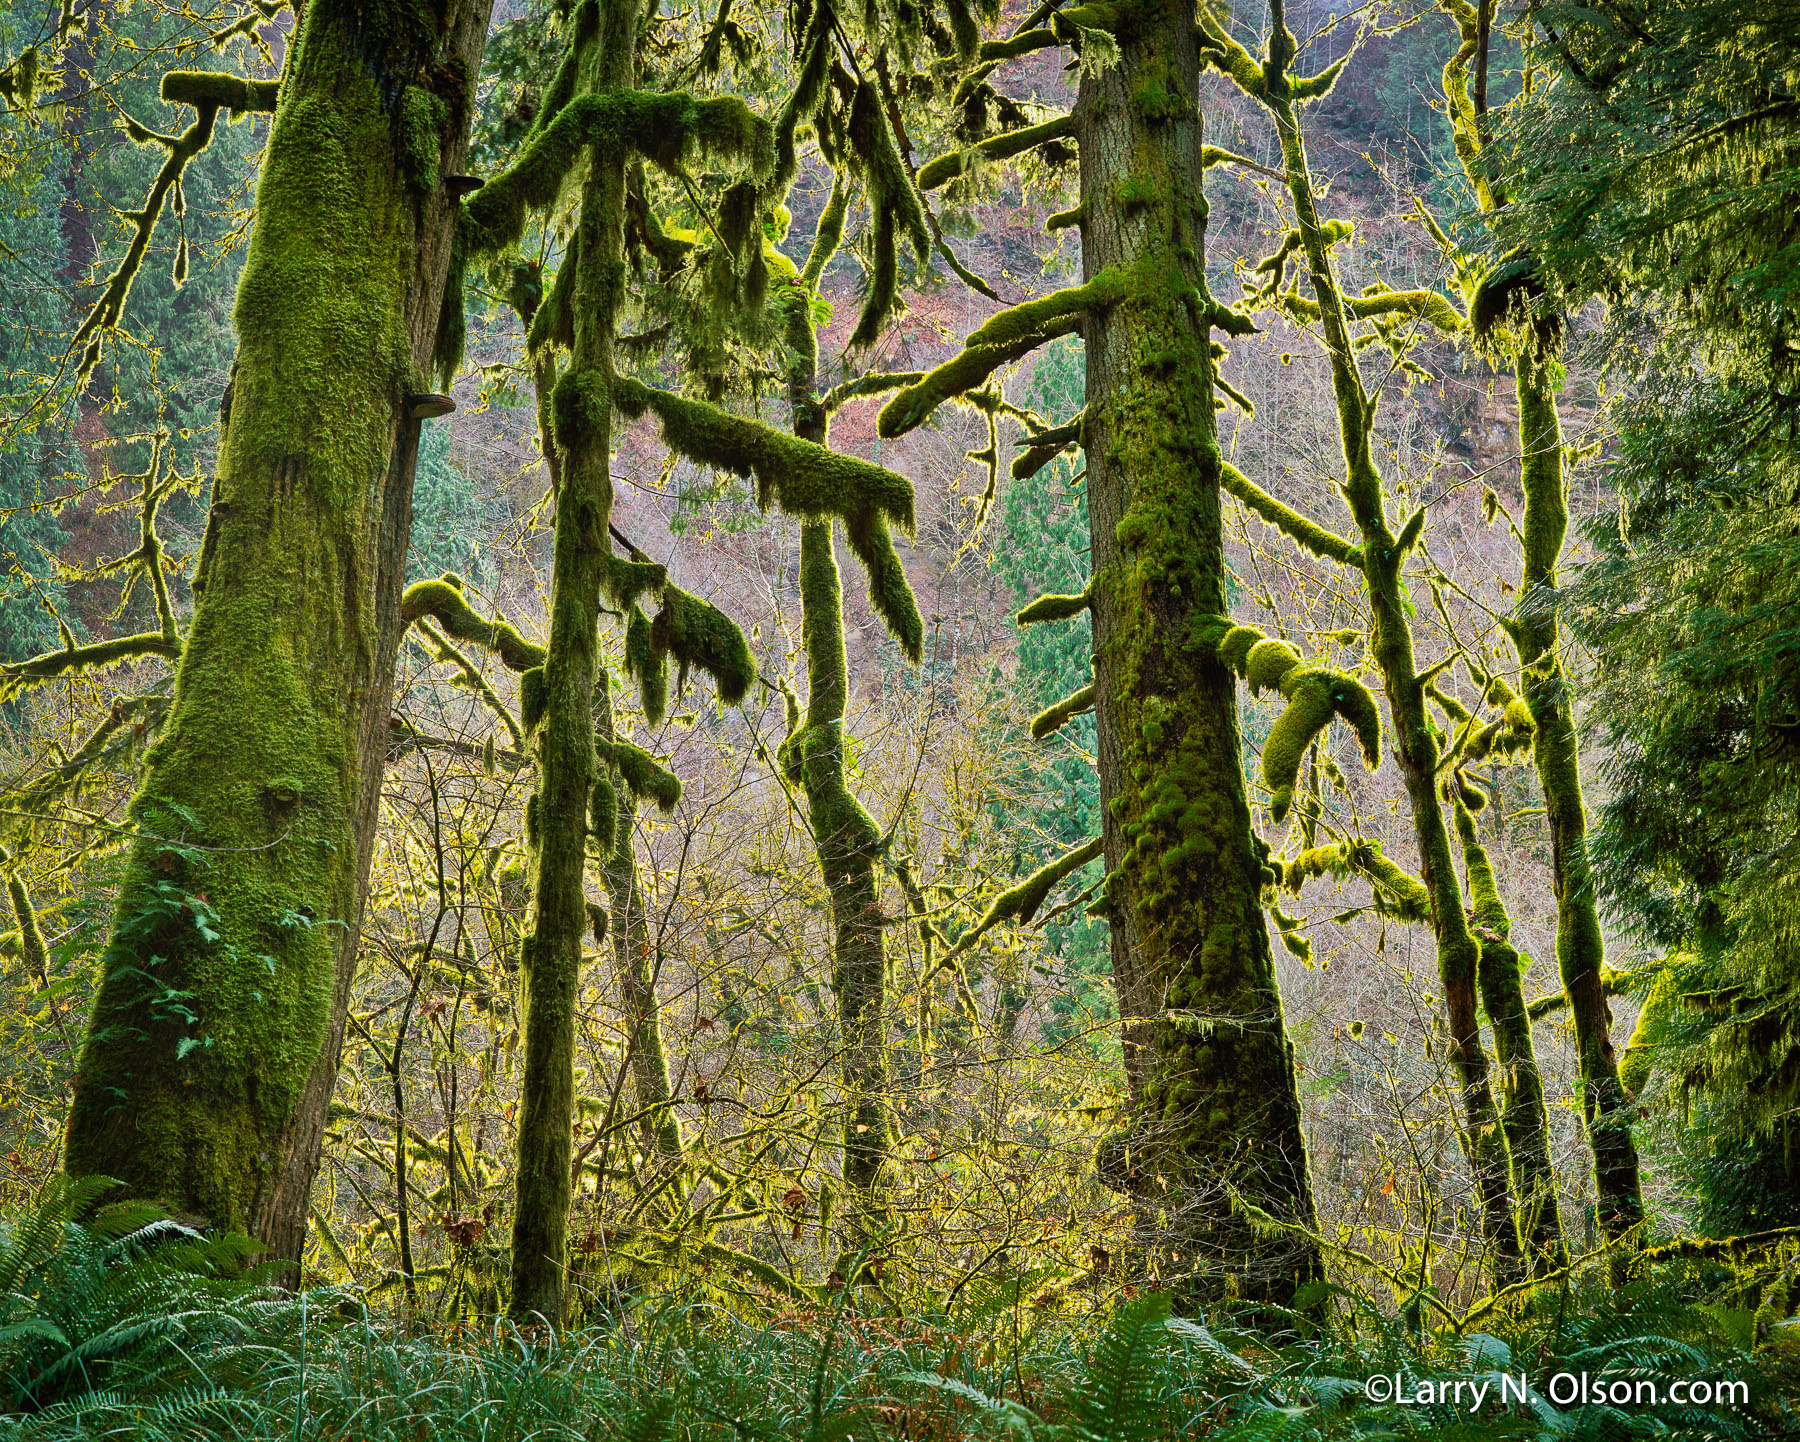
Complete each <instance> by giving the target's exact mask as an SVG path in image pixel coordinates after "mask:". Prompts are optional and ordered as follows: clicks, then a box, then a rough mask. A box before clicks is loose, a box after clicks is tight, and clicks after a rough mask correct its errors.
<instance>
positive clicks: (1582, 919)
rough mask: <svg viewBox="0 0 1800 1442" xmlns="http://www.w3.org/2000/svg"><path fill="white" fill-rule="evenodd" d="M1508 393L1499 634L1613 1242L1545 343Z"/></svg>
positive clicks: (1609, 1045) (1640, 1203)
mask: <svg viewBox="0 0 1800 1442" xmlns="http://www.w3.org/2000/svg"><path fill="white" fill-rule="evenodd" d="M1513 364H1514V371H1515V377H1516V381H1515V384H1516V387H1517V392H1518V398H1519V440H1520V450H1521V455H1522V459H1521V462H1520V466H1519V477H1520V482H1521V484H1522V486H1523V488H1524V492H1525V515H1524V525H1523V527H1522V529H1523V531H1524V534H1525V557H1524V574H1523V577H1522V580H1523V584H1522V585H1521V586H1520V588H1519V606H1518V609H1517V611H1516V612H1515V613H1514V615H1513V616H1512V618H1511V619H1510V621H1509V623H1508V625H1507V630H1508V632H1509V633H1510V634H1511V636H1512V639H1513V644H1514V646H1515V647H1516V648H1517V651H1518V656H1519V665H1520V667H1521V669H1522V671H1523V675H1524V678H1525V684H1524V688H1523V689H1524V692H1525V704H1526V705H1527V706H1529V707H1530V708H1531V719H1532V721H1533V722H1534V723H1535V727H1536V730H1535V732H1534V734H1533V737H1532V743H1531V749H1532V760H1533V761H1534V763H1535V764H1536V767H1537V774H1538V782H1539V784H1540V785H1541V786H1542V787H1543V791H1544V810H1545V816H1546V818H1547V819H1548V821H1549V823H1550V868H1551V881H1552V885H1553V886H1554V887H1555V890H1556V963H1557V969H1558V971H1559V972H1560V974H1561V976H1562V984H1563V991H1564V992H1565V994H1566V995H1567V996H1568V998H1569V1015H1570V1017H1571V1018H1572V1019H1573V1021H1574V1023H1575V1044H1576V1049H1577V1051H1578V1053H1579V1055H1580V1058H1581V1081H1582V1092H1581V1109H1582V1116H1583V1118H1584V1120H1585V1121H1586V1123H1587V1132H1588V1142H1589V1145H1590V1146H1591V1147H1592V1149H1593V1154H1594V1188H1595V1195H1596V1198H1597V1200H1598V1205H1599V1214H1600V1215H1599V1220H1600V1228H1601V1231H1602V1232H1603V1233H1604V1234H1605V1235H1606V1236H1607V1237H1611V1238H1616V1237H1620V1236H1623V1235H1624V1234H1625V1233H1626V1232H1628V1231H1630V1230H1631V1229H1632V1228H1633V1227H1635V1226H1636V1225H1637V1224H1638V1223H1639V1222H1641V1221H1642V1220H1643V1218H1644V1199H1643V1194H1642V1192H1641V1190H1640V1187H1639V1182H1638V1155H1637V1146H1636V1144H1635V1143H1634V1142H1633V1140H1632V1136H1631V1099H1630V1097H1629V1096H1628V1095H1627V1094H1626V1092H1625V1088H1624V1086H1623V1085H1622V1084H1621V1083H1620V1081H1619V1060H1618V1057H1617V1055H1616V1054H1615V1052H1614V1050H1613V1041H1612V1008H1611V1006H1609V1005H1608V1003H1607V1000H1606V991H1605V989H1604V987H1603V986H1602V984H1601V972H1602V969H1603V968H1604V966H1605V963H1606V938H1605V937H1604V935H1603V934H1602V933H1601V930H1600V910H1599V901H1598V898H1597V897H1596V896H1595V893H1594V878H1593V872H1592V869H1591V868H1590V866H1589V863H1588V853H1587V806H1586V804H1585V802H1584V801H1583V798H1582V794H1581V757H1580V742H1579V738H1578V737H1577V735H1576V731H1575V716H1574V710H1573V707H1572V705H1571V701H1570V695H1569V683H1568V677H1567V675H1566V674H1565V673H1564V671H1563V668H1562V662H1561V659H1560V657H1559V655H1558V651H1557V634H1556V633H1557V623H1556V608H1555V605H1554V602H1553V597H1554V595H1555V591H1556V563H1557V561H1558V560H1559V559H1560V558H1561V555H1562V545H1563V538H1564V536H1565V535H1566V534H1567V531H1568V526H1569V497H1568V486H1567V483H1566V481H1565V479H1564V477H1563V449H1562V422H1561V419H1560V418H1559V416H1558V415H1557V410H1556V393H1555V389H1554V387H1553V385H1552V382H1551V376H1550V372H1551V368H1552V365H1553V355H1552V353H1551V351H1550V350H1549V348H1548V343H1547V342H1544V343H1542V348H1540V342H1539V340H1538V338H1537V337H1534V336H1530V335H1528V336H1526V337H1525V338H1523V339H1522V340H1521V341H1520V343H1519V345H1518V346H1517V348H1516V351H1515V354H1514V357H1513Z"/></svg>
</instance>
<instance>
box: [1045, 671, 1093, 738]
mask: <svg viewBox="0 0 1800 1442" xmlns="http://www.w3.org/2000/svg"><path fill="white" fill-rule="evenodd" d="M1093 709H1094V683H1093V682H1092V681H1090V682H1088V684H1087V685H1085V686H1083V687H1082V688H1081V689H1080V690H1079V691H1077V692H1075V693H1074V694H1073V695H1069V696H1065V697H1063V699H1062V700H1060V701H1058V702H1056V704H1055V705H1053V706H1046V707H1045V708H1044V709H1043V710H1042V711H1040V712H1038V714H1037V715H1036V716H1033V717H1032V718H1031V739H1032V740H1033V741H1042V740H1043V739H1044V738H1045V737H1046V736H1049V735H1051V734H1052V733H1053V732H1056V731H1058V730H1060V729H1061V728H1062V727H1064V726H1066V725H1067V724H1068V723H1069V722H1070V721H1073V720H1074V719H1075V718H1076V717H1077V716H1080V715H1082V714H1083V713H1085V712H1088V711H1092V710H1093Z"/></svg>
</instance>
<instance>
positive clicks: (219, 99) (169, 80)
mask: <svg viewBox="0 0 1800 1442" xmlns="http://www.w3.org/2000/svg"><path fill="white" fill-rule="evenodd" d="M280 91H281V82H280V81H278V80H245V79H242V78H241V77H239V76H236V75H219V74H215V73H214V72H212V71H208V70H171V71H168V72H167V73H166V74H165V75H164V76H163V78H162V98H163V99H164V100H166V101H167V102H168V103H169V104H170V105H191V106H193V107H194V108H195V109H196V110H200V109H204V108H205V107H207V106H211V107H213V108H214V109H217V110H229V111H230V112H231V113H232V114H233V115H244V114H247V113H250V112H256V113H260V114H267V113H269V112H271V111H273V110H274V109H275V98H276V96H277V95H278V94H279V93H280Z"/></svg>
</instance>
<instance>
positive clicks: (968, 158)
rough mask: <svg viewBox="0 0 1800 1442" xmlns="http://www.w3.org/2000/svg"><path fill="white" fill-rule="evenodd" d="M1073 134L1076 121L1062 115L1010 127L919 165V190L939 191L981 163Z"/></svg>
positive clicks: (1018, 153)
mask: <svg viewBox="0 0 1800 1442" xmlns="http://www.w3.org/2000/svg"><path fill="white" fill-rule="evenodd" d="M1074 133H1075V127H1074V122H1073V121H1071V119H1070V118H1069V117H1068V116H1067V115H1059V116H1056V117H1055V118H1054V119H1052V120H1046V121H1044V122H1043V123H1042V124H1041V125H1028V126H1026V127H1025V128H1023V129H1021V130H1009V131H1007V132H1006V133H1005V134H1003V135H994V136H989V137H988V138H987V139H986V140H982V141H979V142H977V143H976V144H974V145H971V146H969V147H968V148H967V149H966V150H956V151H951V152H950V153H949V154H947V155H940V156H937V157H935V158H934V159H932V160H928V161H926V162H925V164H924V165H922V166H920V167H919V189H920V190H927V191H930V190H936V189H938V187H940V186H943V185H948V184H949V183H950V182H951V181H952V180H955V179H956V178H957V177H958V176H962V175H967V174H968V173H969V172H970V171H972V170H974V169H976V168H977V167H978V166H981V165H984V164H990V163H992V162H994V161H999V160H1009V159H1011V158H1012V157H1013V156H1015V155H1023V154H1024V153H1025V152H1026V151H1027V150H1032V149H1035V148H1036V147H1037V146H1040V145H1043V144H1045V143H1046V142H1047V141H1051V140H1066V139H1068V138H1069V137H1070V136H1072V135H1073V134H1074Z"/></svg>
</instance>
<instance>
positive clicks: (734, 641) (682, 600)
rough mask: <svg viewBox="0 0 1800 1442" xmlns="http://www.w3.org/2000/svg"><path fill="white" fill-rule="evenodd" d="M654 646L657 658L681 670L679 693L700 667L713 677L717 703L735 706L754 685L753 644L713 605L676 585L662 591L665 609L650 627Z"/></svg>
mask: <svg viewBox="0 0 1800 1442" xmlns="http://www.w3.org/2000/svg"><path fill="white" fill-rule="evenodd" d="M649 640H650V645H651V647H652V649H653V651H654V652H656V653H658V654H659V655H667V656H673V657H674V658H675V662H676V664H677V666H679V668H680V672H679V675H678V677H677V680H676V686H677V687H678V688H679V687H680V686H682V685H685V684H686V681H687V673H688V671H689V669H690V668H692V667H695V666H697V667H699V668H700V669H701V670H702V671H704V672H705V673H706V674H707V675H708V676H710V677H712V681H713V685H714V687H716V688H717V690H718V693H719V699H720V700H721V701H723V702H724V703H725V704H726V705H727V706H735V705H737V703H738V702H740V701H742V700H743V699H744V697H745V695H746V694H747V693H748V692H749V690H750V683H751V682H752V681H754V680H755V679H756V661H755V658H754V657H752V656H751V654H750V643H749V642H748V641H746V640H745V639H744V633H743V631H742V630H741V629H740V628H739V627H738V625H737V623H736V622H735V621H733V620H732V619H731V618H730V617H729V616H727V615H726V614H725V613H724V612H723V611H721V610H719V608H718V607H717V606H714V605H713V604H712V603H711V602H710V601H703V600H701V599H700V598H699V597H698V596H693V595H689V594H688V593H687V592H686V591H684V590H682V589H681V588H680V587H679V586H677V585H674V584H673V583H669V584H665V585H664V586H663V589H662V609H661V610H660V611H658V612H657V614H656V619H655V620H654V621H652V622H651V623H650V635H649Z"/></svg>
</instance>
